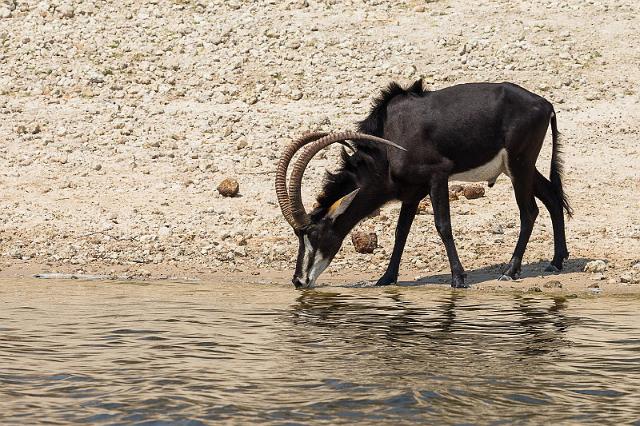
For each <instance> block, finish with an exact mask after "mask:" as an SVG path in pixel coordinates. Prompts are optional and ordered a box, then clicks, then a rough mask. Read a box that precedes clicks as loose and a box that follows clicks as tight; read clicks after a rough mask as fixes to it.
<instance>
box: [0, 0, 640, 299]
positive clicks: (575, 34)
mask: <svg viewBox="0 0 640 426" xmlns="http://www.w3.org/2000/svg"><path fill="white" fill-rule="evenodd" d="M272 3H273V2H267V1H251V2H239V1H238V2H230V1H211V2H200V1H159V2H144V3H142V2H134V1H128V2H127V1H125V2H103V1H95V2H92V1H83V2H59V1H56V0H52V1H49V2H31V1H13V0H2V1H0V211H1V213H0V276H4V277H11V276H16V275H25V274H26V275H28V274H32V273H36V272H61V273H88V274H99V275H111V276H119V277H131V278H163V277H190V278H207V277H215V276H228V275H230V274H231V275H233V276H238V277H259V276H265V275H268V274H272V273H275V274H276V276H277V280H285V281H286V279H287V278H288V276H289V274H290V271H291V269H292V267H293V257H294V256H295V254H296V244H297V241H295V240H294V239H293V238H292V236H293V235H292V232H291V231H290V229H289V228H288V226H287V224H286V222H285V221H284V220H283V218H282V217H281V214H280V212H279V210H278V208H277V203H276V201H275V192H274V190H273V179H274V170H275V162H276V160H277V157H278V155H279V153H280V150H281V149H282V147H283V146H284V144H285V143H287V142H288V141H289V140H290V138H291V137H294V136H297V135H298V134H300V133H301V132H303V131H305V130H314V129H323V130H336V129H347V128H353V123H354V122H355V121H356V120H358V119H360V118H362V117H363V116H364V115H365V114H366V113H367V111H368V108H369V104H370V100H371V99H372V97H374V96H375V95H376V94H377V92H378V91H379V90H380V88H381V87H383V86H385V85H386V84H387V83H388V82H389V81H391V80H397V81H399V82H401V83H404V84H406V83H409V82H411V81H413V80H414V79H416V78H419V77H423V78H424V79H425V82H426V83H427V86H428V87H429V88H430V89H438V88H441V87H445V86H448V85H451V84H455V83H462V82H469V81H512V82H515V83H518V84H520V85H522V86H524V87H526V88H528V89H530V90H532V91H535V92H537V93H540V94H541V95H543V96H545V97H547V98H548V99H549V100H550V101H551V102H553V103H554V105H555V107H556V111H557V113H558V122H559V127H560V129H561V132H562V134H563V141H564V144H565V150H564V151H565V152H564V158H565V163H566V188H567V192H568V194H569V196H570V198H571V202H572V204H573V206H574V208H575V211H576V213H575V217H574V219H572V220H570V221H568V223H567V236H568V246H569V250H570V251H571V260H570V261H569V262H568V265H567V270H568V272H570V274H562V275H558V276H553V277H544V278H540V277H538V275H539V274H541V273H542V270H543V268H544V266H545V264H546V262H547V261H548V259H550V257H551V255H552V252H553V242H552V233H551V224H550V221H549V217H548V214H547V213H546V212H545V211H543V210H541V214H540V216H539V217H538V220H537V223H536V227H535V229H534V233H533V235H532V238H531V242H530V243H529V247H528V250H527V253H526V256H525V263H527V265H528V266H526V267H525V276H526V278H525V279H524V281H523V282H522V283H513V284H493V283H492V284H486V285H485V284H482V285H478V287H490V286H494V285H522V286H524V287H526V288H529V287H541V288H543V287H544V285H545V283H547V282H548V281H553V280H559V281H560V282H561V283H562V284H563V285H564V286H565V287H567V286H570V285H573V284H571V283H573V282H576V283H577V282H580V283H581V284H579V285H580V286H582V287H581V288H583V289H584V290H585V291H591V290H587V289H588V287H589V286H590V285H592V284H594V283H597V284H598V285H599V286H601V287H602V288H603V290H604V291H607V290H606V289H607V288H608V287H609V288H614V287H615V288H620V289H626V290H625V291H627V290H628V291H632V292H640V283H639V281H640V266H638V264H639V262H640V254H638V253H640V212H639V208H640V196H639V195H638V194H639V193H640V173H639V172H638V165H639V164H640V143H639V132H640V126H639V124H638V123H640V87H639V84H638V81H640V72H639V71H638V70H639V69H640V52H639V51H638V49H637V46H638V45H640V21H639V20H638V19H637V17H638V16H639V14H640V5H638V4H637V2H634V1H631V0H626V1H617V0H606V1H600V2H592V1H584V0H566V1H560V2H557V1H533V2H531V1H524V0H522V1H520V0H518V1H497V2H496V1H477V2H461V1H453V0H452V1H435V2H428V3H425V2H417V1H404V2H366V3H365V2H360V1H347V2H334V1H330V0H328V1H286V2H276V3H277V4H272ZM336 154H337V149H333V150H331V151H329V152H328V153H327V155H326V156H323V158H319V159H317V160H315V161H314V163H313V166H312V169H311V170H309V173H308V176H307V177H306V181H305V182H306V183H305V185H306V186H305V190H304V195H305V197H306V200H307V202H308V203H309V204H310V203H311V202H312V197H313V194H314V193H315V192H316V191H317V188H318V185H319V183H320V181H321V177H322V171H323V170H324V169H325V168H327V167H329V168H330V167H331V166H332V165H333V164H335V160H336ZM549 154H550V144H549V143H547V144H546V145H545V147H544V148H543V153H542V154H541V158H540V161H539V168H540V169H541V170H543V171H544V172H545V173H546V172H547V171H548V164H549ZM227 177H231V178H235V179H236V180H237V181H238V182H239V183H240V195H239V196H238V197H234V198H224V197H222V196H220V195H219V194H218V192H217V191H216V187H217V185H218V184H219V183H220V182H221V181H222V180H223V179H224V178H227ZM398 211H399V206H398V205H389V206H386V207H385V208H383V209H382V212H381V214H380V215H379V216H377V217H375V218H372V219H369V220H367V221H366V222H364V223H363V224H362V225H361V228H363V229H365V230H369V231H374V232H377V234H378V239H379V242H380V248H378V249H377V250H376V251H375V252H374V253H373V254H372V255H361V254H357V253H355V252H354V250H353V247H352V245H351V242H350V241H347V242H345V245H344V247H343V250H342V251H341V253H340V254H339V255H338V257H337V258H336V260H335V261H334V263H333V264H332V266H331V267H330V270H329V271H328V273H327V275H326V278H327V279H328V280H329V281H327V282H334V281H331V280H332V279H336V280H340V279H342V278H340V276H339V275H338V272H342V273H344V271H348V273H349V274H350V275H349V279H351V278H353V280H360V279H364V278H367V279H375V278H377V277H378V275H379V274H381V273H382V271H383V270H384V267H385V266H386V261H387V259H388V257H389V254H390V252H391V248H392V242H393V231H392V230H393V228H394V226H395V219H396V217H397V214H398ZM452 213H453V222H454V233H455V235H456V240H457V243H458V247H459V252H460V255H461V260H462V261H463V263H464V265H465V267H466V268H467V269H468V270H469V272H470V279H471V281H472V282H480V281H485V278H486V279H490V278H491V277H495V276H497V275H498V270H499V269H500V267H501V266H502V264H503V263H504V262H506V261H508V259H509V257H510V255H511V251H512V250H513V247H514V245H515V241H516V238H517V233H518V216H517V208H516V206H515V202H514V200H513V195H512V191H511V187H510V184H509V182H508V179H507V178H506V177H501V178H500V179H499V180H498V182H497V184H496V186H495V187H494V188H491V189H487V193H486V196H485V197H483V198H479V199H474V200H466V199H465V198H461V199H460V200H458V201H455V202H454V203H453V205H452ZM598 259H600V260H603V261H604V262H605V263H606V267H602V268H600V269H602V270H600V272H594V273H583V272H582V271H583V269H584V267H585V265H586V264H587V263H588V262H590V261H593V260H598ZM447 267H448V265H447V259H446V255H445V253H444V248H443V246H442V244H441V242H440V239H439V237H438V235H437V234H436V232H435V230H434V226H433V220H432V217H431V215H429V214H424V215H420V216H419V217H418V218H417V220H416V223H415V225H414V228H413V231H412V233H411V235H410V237H409V241H408V243H407V250H406V252H405V257H404V262H403V267H402V269H403V274H404V275H403V277H404V279H410V280H413V279H414V278H415V277H431V278H429V279H434V277H435V279H439V278H440V277H441V276H442V277H446V275H443V274H446V270H447ZM273 271H275V272H273ZM442 271H445V272H442ZM258 274H260V275H258ZM343 277H344V276H343ZM576 285H578V284H576Z"/></svg>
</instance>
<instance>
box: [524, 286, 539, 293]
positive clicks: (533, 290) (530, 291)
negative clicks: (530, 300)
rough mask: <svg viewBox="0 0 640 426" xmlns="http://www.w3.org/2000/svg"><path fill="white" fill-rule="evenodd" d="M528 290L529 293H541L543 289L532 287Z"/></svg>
mask: <svg viewBox="0 0 640 426" xmlns="http://www.w3.org/2000/svg"><path fill="white" fill-rule="evenodd" d="M527 292H529V293H541V292H542V289H541V288H540V287H530V288H529V289H528V290H527Z"/></svg>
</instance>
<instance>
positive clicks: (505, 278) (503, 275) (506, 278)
mask: <svg viewBox="0 0 640 426" xmlns="http://www.w3.org/2000/svg"><path fill="white" fill-rule="evenodd" d="M498 281H513V277H510V276H509V275H505V274H502V276H501V277H500V278H498Z"/></svg>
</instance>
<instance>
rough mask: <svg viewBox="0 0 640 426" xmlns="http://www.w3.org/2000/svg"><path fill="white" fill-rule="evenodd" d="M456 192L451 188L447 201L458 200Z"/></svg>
mask: <svg viewBox="0 0 640 426" xmlns="http://www.w3.org/2000/svg"><path fill="white" fill-rule="evenodd" d="M458 199H459V197H458V193H457V192H455V191H452V190H449V201H456V200H458Z"/></svg>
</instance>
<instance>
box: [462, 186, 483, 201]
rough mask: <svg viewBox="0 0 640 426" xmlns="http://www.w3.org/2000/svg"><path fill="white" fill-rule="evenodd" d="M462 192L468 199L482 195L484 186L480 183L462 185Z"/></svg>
mask: <svg viewBox="0 0 640 426" xmlns="http://www.w3.org/2000/svg"><path fill="white" fill-rule="evenodd" d="M462 194H463V195H464V196H465V198H466V199H468V200H473V199H474V198H480V197H484V187H483V186H480V185H467V186H465V187H464V189H463V191H462Z"/></svg>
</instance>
